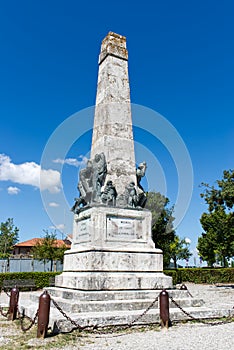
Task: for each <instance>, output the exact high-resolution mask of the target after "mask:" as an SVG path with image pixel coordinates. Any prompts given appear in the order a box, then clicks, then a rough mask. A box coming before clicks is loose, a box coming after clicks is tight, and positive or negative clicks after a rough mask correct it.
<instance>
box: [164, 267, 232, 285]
mask: <svg viewBox="0 0 234 350" xmlns="http://www.w3.org/2000/svg"><path fill="white" fill-rule="evenodd" d="M164 273H165V274H166V275H168V276H171V277H172V280H173V284H174V285H175V284H179V283H183V282H193V283H234V268H191V269H190V268H183V269H176V270H165V271H164Z"/></svg>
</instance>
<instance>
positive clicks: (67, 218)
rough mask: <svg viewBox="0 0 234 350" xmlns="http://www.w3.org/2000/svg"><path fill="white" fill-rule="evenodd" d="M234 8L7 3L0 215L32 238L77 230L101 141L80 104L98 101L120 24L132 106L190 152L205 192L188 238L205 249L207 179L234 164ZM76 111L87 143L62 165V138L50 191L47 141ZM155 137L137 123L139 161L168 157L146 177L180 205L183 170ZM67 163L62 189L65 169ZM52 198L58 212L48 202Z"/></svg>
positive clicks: (1, 23)
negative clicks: (108, 46)
mask: <svg viewBox="0 0 234 350" xmlns="http://www.w3.org/2000/svg"><path fill="white" fill-rule="evenodd" d="M233 15H234V4H233V1H231V0H230V1H229V0H226V1H223V2H220V1H210V0H203V1H201V0H197V1H173V0H168V1H167V0H165V1H147V0H146V1H144V2H142V1H141V2H140V1H135V2H134V6H133V3H132V2H129V3H126V1H122V0H120V1H118V2H116V3H113V2H109V1H102V2H96V1H93V2H92V1H89V2H78V1H69V0H67V1H59V0H57V1H53V0H49V1H44V0H41V1H36V0H35V1H25V0H22V1H20V2H19V1H16V0H15V1H14V0H13V1H8V2H1V4H0V38H1V40H0V43H1V55H0V76H1V79H0V116H1V138H0V154H1V156H0V221H1V222H2V221H5V220H6V219H7V218H8V217H12V218H13V219H14V223H15V225H16V226H18V227H19V229H20V234H19V238H20V241H24V240H27V239H30V238H32V237H40V236H42V235H43V230H45V229H49V230H50V229H51V227H53V226H58V227H60V228H61V230H62V233H63V234H67V233H70V231H71V225H72V215H71V213H70V212H69V206H72V205H73V199H74V197H75V196H77V190H76V185H77V172H78V170H79V166H80V165H82V164H83V161H84V157H88V155H89V154H88V152H89V150H90V146H91V144H90V143H91V130H90V129H89V126H90V125H92V113H91V112H90V111H92V109H89V112H88V118H87V119H86V117H84V118H83V119H82V116H83V114H82V113H83V112H80V111H82V110H83V109H85V108H88V107H90V106H93V105H94V103H95V95H96V83H97V73H98V64H97V62H98V54H99V51H100V45H101V41H102V39H103V38H104V37H105V36H106V35H107V33H108V32H109V31H113V32H116V33H118V34H121V35H124V36H126V37H127V48H128V51H129V77H130V89H131V101H132V103H134V104H137V105H140V106H144V107H145V108H149V109H151V110H153V111H156V112H158V113H159V114H160V115H162V116H163V117H164V118H165V120H166V121H168V123H171V124H172V125H173V127H174V128H175V130H176V132H177V133H178V134H179V135H180V136H181V138H182V140H183V142H184V143H185V145H186V148H187V150H188V152H189V154H190V158H191V162H192V166H193V174H194V178H193V193H192V199H191V203H190V206H189V208H188V210H187V212H186V214H185V216H184V218H183V221H182V222H181V223H180V225H179V226H178V227H177V233H178V234H179V235H180V236H181V237H188V238H190V240H191V249H195V247H196V243H197V237H198V236H199V235H200V234H201V232H202V229H201V226H200V224H199V218H200V216H201V214H202V213H203V212H204V211H205V210H206V205H205V204H204V202H203V200H202V199H200V196H199V193H200V192H201V188H199V185H200V183H201V182H207V183H209V184H214V182H215V180H217V179H220V178H221V177H222V172H223V170H224V169H230V168H233V139H234V128H233V126H234V121H233V119H234V118H233V115H234V104H233V101H234V83H233V82H234V68H233V61H234V39H233V32H234V22H233ZM77 113H78V114H77ZM79 113H80V114H79ZM74 114H76V115H77V118H78V119H77V121H78V122H77V135H78V136H77V138H78V140H77V141H75V142H74V143H73V144H72V145H71V147H70V148H69V150H67V154H66V159H70V161H69V160H66V164H64V166H63V167H62V164H61V162H60V163H59V159H60V158H61V157H60V155H59V150H60V147H61V148H63V145H64V144H65V142H64V140H63V138H62V137H59V139H58V140H57V143H56V146H55V149H54V151H55V159H53V161H55V162H53V161H52V162H51V164H50V166H49V165H48V167H47V168H46V170H47V171H48V170H49V169H50V171H51V173H50V176H51V177H52V179H53V181H54V182H53V183H52V184H51V183H50V182H49V179H50V176H49V173H45V179H46V181H45V183H44V187H43V188H40V184H39V178H38V174H39V171H40V164H41V157H42V154H43V151H44V150H45V149H46V144H47V141H48V140H49V139H50V137H51V135H52V134H53V133H54V132H55V130H58V129H57V128H58V127H59V126H60V125H61V123H63V122H64V121H65V120H67V118H69V117H70V116H72V115H74ZM88 119H89V120H88ZM70 120H71V119H70ZM84 120H85V121H84ZM134 123H135V121H134V114H133V125H134ZM84 124H85V127H86V129H85V128H83V129H82V127H83V126H84ZM62 125H64V124H62ZM81 126H82V127H81ZM143 126H144V125H143ZM143 126H142V129H144V128H143ZM81 130H83V131H84V130H85V132H84V133H83V134H82V133H81ZM152 130H154V126H153V125H152ZM86 131H87V132H86ZM144 132H145V131H144V130H141V129H140V128H137V127H134V137H135V140H136V161H137V162H140V161H142V160H143V157H146V158H147V161H148V162H149V160H150V159H152V160H153V161H155V162H156V163H155V164H154V165H152V166H151V165H150V164H149V163H148V169H147V172H148V177H147V178H146V179H145V180H144V181H145V182H144V184H145V185H146V186H147V185H149V187H150V189H155V190H158V189H163V188H164V189H165V186H164V184H163V182H165V183H166V194H167V196H168V197H169V199H170V200H171V204H174V203H175V201H176V193H177V192H178V188H177V187H178V180H177V177H178V176H177V171H176V166H175V165H173V159H172V157H171V155H170V154H169V153H168V151H167V149H166V148H165V144H162V143H160V142H159V141H157V140H156V139H155V138H154V137H151V136H150V135H149V134H144ZM154 134H155V132H153V135H154ZM150 154H151V155H150ZM186 166H187V165H186V164H185V166H184V173H183V174H182V178H183V179H184V176H185V178H186V173H187V172H188V169H187V168H186ZM155 167H156V168H157V167H158V168H157V170H158V171H156V172H155ZM61 169H62V170H63V172H62V176H61V178H62V189H61V184H60V183H59V177H58V173H57V172H58V171H59V170H61ZM152 169H154V172H152V171H153V170H152ZM160 169H161V170H160ZM157 174H158V175H157ZM147 181H148V183H147ZM59 186H60V187H59ZM182 186H183V184H182ZM40 189H41V191H40ZM185 191H187V190H185ZM59 192H60V193H61V192H63V193H64V196H65V199H66V202H67V206H65V207H63V208H61V206H58V202H56V193H59ZM41 193H42V198H41ZM50 195H51V196H52V195H53V196H54V197H53V196H52V197H50ZM46 198H47V199H46ZM45 200H48V203H50V205H49V208H48V207H46V208H45V207H44V205H43V201H45ZM51 211H54V212H56V211H58V212H59V220H60V221H59V220H58V221H56V222H53V220H52V222H51V215H52V216H53V215H54V214H53V213H52V214H51ZM48 212H49V215H48ZM49 216H50V217H49ZM56 220H57V219H56ZM62 233H61V236H60V233H58V236H59V238H60V237H62Z"/></svg>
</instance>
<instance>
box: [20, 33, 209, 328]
mask: <svg viewBox="0 0 234 350" xmlns="http://www.w3.org/2000/svg"><path fill="white" fill-rule="evenodd" d="M94 114H95V115H94V125H93V135H92V146H91V156H90V159H89V160H88V161H87V164H86V166H85V167H84V168H83V169H81V170H80V173H79V182H78V185H77V188H78V196H77V198H76V199H75V203H74V205H73V207H72V208H71V210H72V211H73V213H74V225H73V243H72V247H71V249H70V250H68V251H66V252H65V255H64V267H63V272H62V274H60V275H58V276H56V280H55V287H49V288H46V290H47V291H48V292H49V294H50V296H51V297H52V298H53V299H54V300H55V301H56V302H57V304H59V306H60V308H61V309H62V310H63V311H64V312H65V313H67V315H69V317H70V319H72V320H75V322H77V323H79V324H80V325H81V326H87V325H90V326H95V325H96V326H106V325H123V324H129V323H131V322H133V321H134V320H136V319H137V318H138V317H139V315H142V314H143V317H141V318H140V320H139V321H136V323H135V324H149V323H156V322H158V321H159V309H158V303H154V304H153V305H152V302H153V301H154V300H155V299H156V298H157V296H158V295H159V293H160V291H161V290H162V289H168V290H170V294H171V295H172V296H173V298H175V299H176V300H177V301H180V305H181V306H185V307H189V308H190V309H189V310H190V311H193V312H194V313H193V314H194V315H195V314H196V311H194V309H199V310H198V311H197V314H199V316H201V315H202V312H205V314H206V315H208V314H207V310H205V309H204V310H203V308H202V307H198V306H201V305H202V304H203V302H202V300H200V299H195V298H191V297H190V295H189V293H188V291H186V290H178V289H175V288H173V284H172V278H171V277H169V276H166V275H165V274H164V273H163V253H162V251H161V250H160V249H157V248H155V244H154V242H153V241H152V238H151V212H150V211H149V210H147V209H145V208H144V207H145V203H146V199H147V198H146V194H145V192H144V188H143V187H142V185H141V179H142V177H143V176H144V175H145V173H146V171H147V165H146V163H145V162H144V160H142V163H140V164H139V165H138V167H136V162H135V153H134V140H133V132H132V116H131V104H130V89H129V78H128V51H127V49H126V38H125V37H124V36H121V35H118V34H115V33H113V32H110V33H108V35H107V36H106V37H105V38H104V40H103V41H102V45H101V53H100V55H99V73H98V84H97V95H96V105H95V113H94ZM77 127H79V126H77ZM148 167H150V164H149V165H148ZM75 185H76V184H74V186H75ZM156 246H157V242H156ZM32 299H33V298H32ZM35 301H36V300H35V299H34V306H32V305H28V306H27V307H26V309H28V313H29V314H31V315H32V314H33V313H34V312H35V309H36V307H37V306H36V305H35V304H36V303H35ZM51 304H52V303H51ZM149 305H152V307H151V308H149ZM51 306H52V308H51V312H50V315H51V317H50V323H51V324H54V323H55V324H56V327H57V328H58V329H59V330H67V329H69V327H70V328H72V327H74V326H72V324H71V323H70V321H69V320H67V319H66V318H64V317H63V316H62V315H61V313H60V312H59V310H57V309H56V308H55V307H53V305H51ZM145 310H147V311H148V312H145ZM209 316H212V314H211V313H210V314H209ZM205 317H206V316H205ZM172 318H173V319H184V318H186V317H185V315H184V314H183V313H182V312H181V311H180V310H179V309H177V311H175V308H174V312H173V315H172Z"/></svg>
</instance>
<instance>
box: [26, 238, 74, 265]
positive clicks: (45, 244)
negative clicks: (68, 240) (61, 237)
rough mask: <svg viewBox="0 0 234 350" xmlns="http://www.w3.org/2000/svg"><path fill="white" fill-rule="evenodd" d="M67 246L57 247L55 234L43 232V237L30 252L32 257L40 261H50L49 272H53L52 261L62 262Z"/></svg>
mask: <svg viewBox="0 0 234 350" xmlns="http://www.w3.org/2000/svg"><path fill="white" fill-rule="evenodd" d="M65 250H67V246H66V245H65V243H64V245H63V246H58V243H57V238H56V233H49V232H48V231H45V236H44V238H42V239H41V240H40V241H38V242H37V243H36V245H35V246H34V248H33V250H32V254H33V257H34V258H35V259H38V260H41V261H44V262H45V261H46V260H49V261H50V271H52V270H53V261H54V260H60V261H61V262H62V261H63V256H64V252H65Z"/></svg>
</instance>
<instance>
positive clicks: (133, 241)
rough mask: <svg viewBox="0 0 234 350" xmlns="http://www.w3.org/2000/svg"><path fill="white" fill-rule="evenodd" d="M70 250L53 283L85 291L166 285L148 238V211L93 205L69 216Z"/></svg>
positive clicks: (157, 254)
mask: <svg viewBox="0 0 234 350" xmlns="http://www.w3.org/2000/svg"><path fill="white" fill-rule="evenodd" d="M73 239H74V242H73V244H72V248H71V250H69V251H67V252H66V253H65V255H64V270H63V273H62V274H61V275H60V276H57V277H56V286H59V287H62V288H72V289H79V290H87V291H91V290H92V291H95V290H96V291H101V290H103V291H104V290H113V291H114V290H146V289H147V290H149V289H160V288H171V287H172V282H171V278H170V277H168V276H165V275H164V274H163V273H162V271H163V255H162V251H161V250H160V249H155V248H154V243H153V241H152V239H151V213H150V211H148V210H134V209H123V208H111V207H103V206H98V207H92V208H89V209H86V210H84V211H82V212H81V213H80V214H79V215H75V216H74V229H73Z"/></svg>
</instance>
